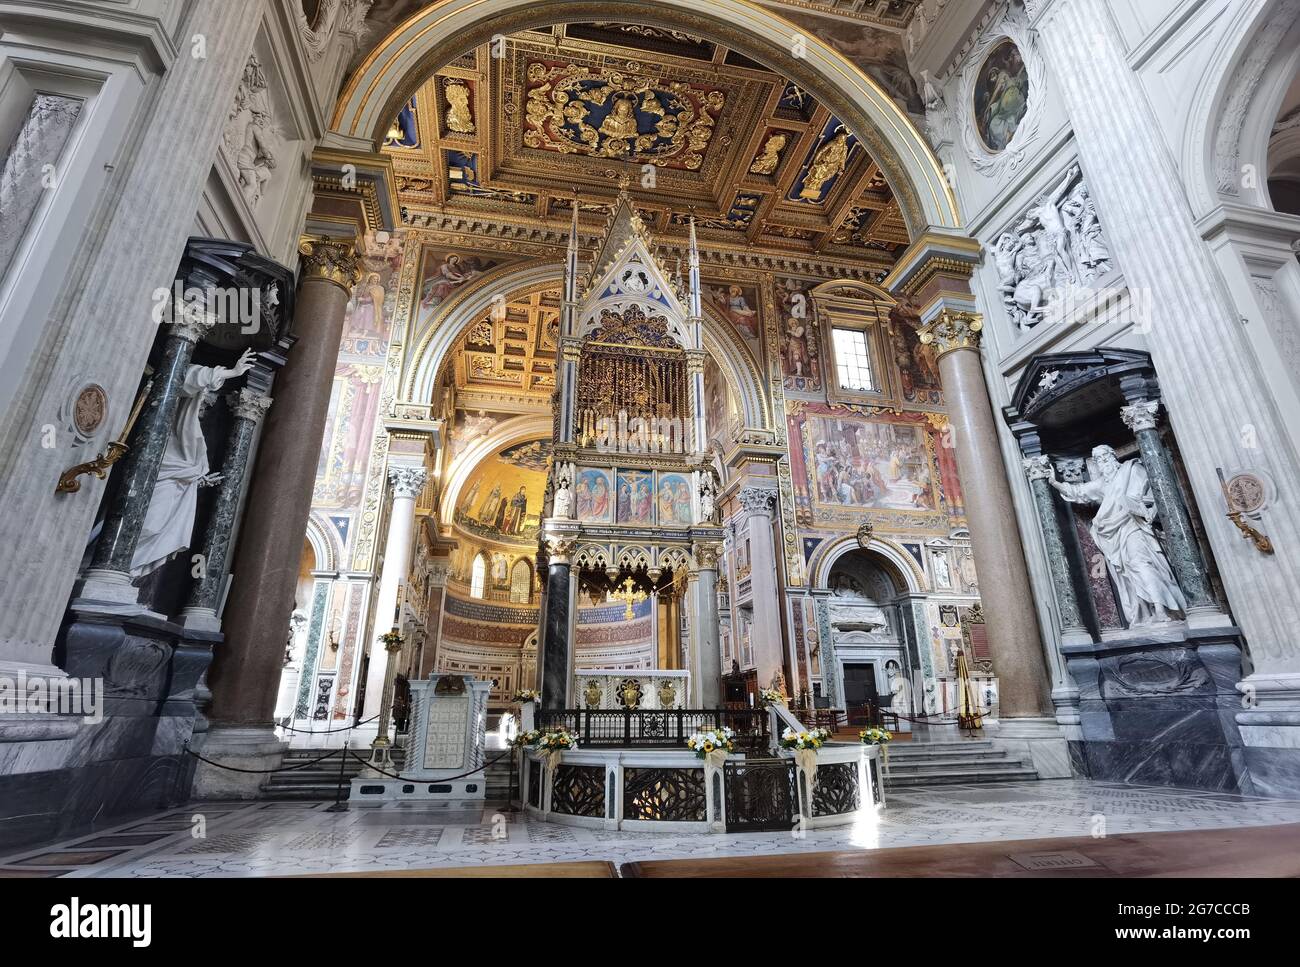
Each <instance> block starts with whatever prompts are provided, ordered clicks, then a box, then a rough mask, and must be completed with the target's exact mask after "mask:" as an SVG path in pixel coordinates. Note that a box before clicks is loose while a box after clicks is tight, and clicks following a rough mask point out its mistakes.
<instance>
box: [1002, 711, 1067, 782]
mask: <svg viewBox="0 0 1300 967" xmlns="http://www.w3.org/2000/svg"><path fill="white" fill-rule="evenodd" d="M986 732H987V735H988V738H989V739H991V740H992V742H993V748H995V749H998V750H1000V751H1005V752H1007V753H1008V754H1010V755H1012V756H1014V757H1016V758H1018V759H1020V760H1021V761H1023V762H1026V763H1029V764H1032V765H1033V767H1034V768H1035V769H1036V770H1038V778H1040V779H1069V778H1071V777H1073V776H1074V774H1075V773H1074V769H1073V768H1072V766H1071V762H1070V749H1069V744H1068V742H1067V740H1066V737H1065V735H1064V734H1063V733H1062V731H1061V727H1060V726H1059V725H1058V724H1057V722H1056V720H1055V719H1050V718H1029V719H1021V718H1016V719H1008V718H1004V719H1000V720H999V721H998V723H997V725H996V726H995V727H993V728H991V729H988V728H986Z"/></svg>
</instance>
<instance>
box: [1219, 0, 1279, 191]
mask: <svg viewBox="0 0 1300 967" xmlns="http://www.w3.org/2000/svg"><path fill="white" fill-rule="evenodd" d="M1298 16H1300V0H1283V2H1282V3H1281V4H1280V5H1279V6H1278V8H1277V10H1276V11H1275V12H1274V13H1273V16H1271V17H1269V19H1268V22H1267V23H1265V24H1264V26H1263V27H1261V28H1260V29H1259V30H1258V31H1256V33H1255V34H1254V36H1253V39H1252V42H1251V45H1250V53H1249V54H1248V55H1247V56H1246V59H1245V60H1243V61H1242V62H1241V63H1240V64H1238V65H1237V69H1236V70H1235V71H1233V73H1232V82H1231V84H1230V85H1229V89H1230V90H1231V93H1230V94H1229V95H1228V100H1227V103H1225V104H1224V106H1223V111H1222V113H1220V115H1219V126H1218V128H1217V129H1216V131H1215V134H1214V178H1215V187H1216V188H1217V189H1218V190H1219V192H1220V193H1222V194H1225V195H1239V194H1240V193H1241V171H1240V167H1241V165H1240V161H1241V131H1242V128H1243V127H1244V126H1245V123H1246V115H1247V114H1248V113H1249V112H1250V108H1251V106H1252V105H1253V104H1254V103H1255V92H1256V91H1257V90H1258V88H1259V83H1260V81H1261V80H1262V79H1263V76H1264V69H1265V68H1266V67H1267V66H1268V64H1269V62H1270V61H1271V60H1272V59H1273V55H1274V54H1275V53H1276V52H1277V48H1278V46H1279V45H1280V44H1281V43H1282V39H1283V37H1285V36H1286V33H1287V31H1288V30H1289V29H1290V27H1291V25H1292V24H1293V23H1294V22H1295V21H1296V18H1297V17H1298Z"/></svg>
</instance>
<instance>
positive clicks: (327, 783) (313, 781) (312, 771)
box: [261, 749, 406, 801]
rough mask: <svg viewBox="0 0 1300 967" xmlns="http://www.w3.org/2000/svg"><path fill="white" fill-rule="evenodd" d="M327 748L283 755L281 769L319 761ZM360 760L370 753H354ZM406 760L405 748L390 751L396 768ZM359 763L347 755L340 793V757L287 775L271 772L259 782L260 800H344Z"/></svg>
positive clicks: (359, 765) (285, 773)
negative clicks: (315, 760) (262, 781)
mask: <svg viewBox="0 0 1300 967" xmlns="http://www.w3.org/2000/svg"><path fill="white" fill-rule="evenodd" d="M328 751H329V750H328V749H292V750H290V751H289V752H286V753H285V755H284V762H283V763H282V765H284V766H296V765H299V764H300V763H303V762H310V761H311V760H313V759H319V758H320V757H321V756H323V755H324V754H325V753H326V752H328ZM353 751H355V752H356V754H357V755H359V756H361V757H362V758H363V759H364V758H365V757H366V756H367V755H368V754H369V751H370V750H369V749H362V750H353ZM405 759H406V751H405V750H404V749H394V750H393V761H394V762H395V763H396V764H397V765H398V767H399V769H400V767H401V765H402V763H403V762H404V761H405ZM361 769H362V764H361V763H360V762H358V761H357V760H356V759H354V758H353V757H352V756H348V757H347V758H346V761H345V762H344V763H343V773H342V775H343V792H342V795H341V796H338V793H339V757H338V756H337V755H335V756H331V757H330V758H328V759H325V760H324V761H322V762H318V763H316V764H315V765H310V766H304V767H302V768H300V769H291V770H290V771H288V772H275V773H272V774H271V776H270V778H269V779H268V780H267V781H266V782H264V783H262V797H261V798H263V799H277V800H304V801H305V800H311V801H320V800H322V799H328V800H331V801H332V800H333V799H334V798H335V797H336V796H338V798H340V799H344V800H346V799H347V798H348V794H349V793H350V792H351V782H352V779H353V778H354V777H355V776H357V775H359V774H360V772H361Z"/></svg>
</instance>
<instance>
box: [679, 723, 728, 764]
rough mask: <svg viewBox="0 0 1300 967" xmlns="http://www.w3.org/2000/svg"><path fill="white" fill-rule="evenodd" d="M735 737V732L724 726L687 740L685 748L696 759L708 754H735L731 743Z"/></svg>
mask: <svg viewBox="0 0 1300 967" xmlns="http://www.w3.org/2000/svg"><path fill="white" fill-rule="evenodd" d="M735 735H736V733H735V731H734V730H732V729H729V728H727V727H726V726H725V725H724V726H723V727H722V728H720V729H706V730H705V731H703V732H696V733H695V734H693V735H692V736H691V737H690V738H689V739H687V740H686V748H688V749H690V750H691V751H692V752H694V753H695V758H697V759H703V758H705V757H706V756H708V754H709V753H710V752H727V753H731V752H735V751H736V745H735V743H734V742H732V739H733V738H735Z"/></svg>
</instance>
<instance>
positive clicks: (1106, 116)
mask: <svg viewBox="0 0 1300 967" xmlns="http://www.w3.org/2000/svg"><path fill="white" fill-rule="evenodd" d="M1032 6H1033V15H1034V19H1033V26H1034V28H1035V29H1036V31H1037V33H1038V36H1039V38H1040V40H1041V43H1042V45H1043V48H1044V53H1045V55H1046V57H1047V60H1048V63H1049V64H1051V67H1052V76H1053V78H1054V80H1055V89H1056V90H1057V91H1058V92H1059V95H1060V97H1061V100H1062V102H1063V104H1064V106H1065V108H1066V110H1067V111H1068V112H1069V117H1070V126H1071V128H1072V129H1073V131H1074V135H1075V138H1076V140H1077V142H1078V146H1079V156H1080V160H1081V161H1082V163H1083V167H1084V169H1085V170H1086V172H1087V176H1088V187H1089V189H1090V190H1091V191H1092V194H1093V197H1094V198H1095V199H1096V202H1097V207H1098V211H1099V213H1100V216H1101V219H1102V221H1103V223H1104V224H1105V226H1106V239H1107V241H1108V242H1109V244H1110V247H1111V251H1112V253H1113V255H1114V258H1115V261H1116V263H1117V264H1118V265H1119V266H1120V267H1121V268H1122V269H1123V271H1124V279H1125V283H1126V284H1127V286H1128V287H1129V289H1130V290H1132V291H1135V292H1142V293H1143V294H1144V299H1143V303H1144V304H1146V305H1147V306H1149V315H1150V318H1149V320H1148V325H1147V326H1146V327H1145V333H1144V336H1143V338H1144V340H1145V342H1146V348H1147V349H1148V350H1149V351H1150V353H1151V358H1152V361H1153V362H1154V363H1155V367H1156V371H1157V373H1158V374H1159V377H1160V394H1161V399H1162V401H1163V403H1164V405H1165V406H1166V408H1167V409H1168V413H1169V421H1170V423H1171V424H1172V425H1173V427H1174V429H1175V430H1176V431H1177V434H1178V441H1179V448H1180V451H1181V453H1182V457H1183V462H1184V465H1185V467H1186V469H1187V476H1188V480H1189V481H1190V484H1191V489H1192V492H1193V496H1194V499H1195V500H1196V503H1197V505H1198V506H1199V507H1200V508H1201V510H1202V518H1203V522H1204V525H1205V532H1206V536H1207V537H1208V539H1209V542H1210V546H1211V547H1212V548H1213V551H1214V556H1215V560H1216V562H1217V564H1218V570H1219V575H1220V577H1221V578H1222V580H1223V585H1224V588H1225V590H1226V591H1227V595H1228V600H1229V602H1230V604H1231V608H1232V616H1233V618H1234V619H1235V621H1236V623H1237V624H1238V625H1239V626H1240V627H1241V629H1242V630H1243V631H1244V632H1245V637H1246V640H1247V641H1248V642H1249V647H1250V659H1251V665H1252V666H1253V670H1252V671H1251V673H1250V674H1249V676H1247V677H1246V678H1245V679H1244V680H1243V681H1242V682H1241V683H1240V684H1239V685H1238V688H1239V690H1240V691H1241V692H1242V693H1243V703H1244V704H1245V705H1246V709H1245V710H1243V711H1241V712H1238V713H1237V721H1238V723H1239V724H1240V725H1241V726H1242V737H1243V740H1244V741H1245V742H1246V745H1247V758H1248V761H1251V762H1252V764H1251V770H1252V773H1254V772H1255V771H1256V769H1257V768H1258V769H1259V770H1264V771H1266V772H1267V773H1268V776H1269V778H1268V781H1267V782H1266V783H1265V784H1264V785H1258V784H1257V786H1256V788H1257V789H1268V790H1270V791H1273V792H1277V793H1285V794H1287V795H1295V794H1296V793H1297V792H1300V636H1297V635H1296V628H1297V627H1300V569H1297V568H1296V567H1295V566H1294V553H1295V552H1294V549H1295V548H1297V547H1300V490H1297V489H1296V488H1295V487H1293V486H1282V484H1283V483H1284V482H1287V481H1294V480H1297V479H1300V455H1298V454H1297V451H1296V449H1295V447H1294V446H1291V445H1290V444H1289V443H1288V440H1289V439H1291V438H1292V437H1293V434H1294V430H1293V428H1292V424H1293V422H1294V418H1293V416H1292V415H1291V414H1290V413H1289V412H1288V411H1287V410H1286V409H1285V408H1284V407H1282V406H1279V405H1278V398H1277V395H1276V394H1275V393H1274V392H1273V391H1272V390H1270V386H1269V381H1268V378H1267V370H1266V368H1265V365H1264V364H1263V363H1262V362H1261V360H1260V357H1259V356H1258V355H1257V354H1256V352H1255V350H1254V348H1253V347H1252V345H1251V337H1250V333H1249V331H1248V326H1247V325H1243V324H1242V309H1240V308H1239V307H1238V306H1237V305H1236V304H1235V303H1234V302H1233V301H1232V299H1231V297H1230V294H1229V289H1228V288H1227V286H1225V284H1224V277H1223V275H1222V273H1221V272H1220V271H1219V269H1218V266H1217V265H1216V263H1215V261H1214V259H1213V258H1212V256H1211V252H1210V249H1209V248H1208V247H1207V245H1206V244H1205V241H1204V240H1203V238H1202V237H1201V232H1200V230H1199V229H1198V226H1197V223H1196V222H1195V220H1194V217H1193V213H1192V211H1191V210H1190V208H1189V206H1188V202H1187V191H1186V188H1185V186H1184V181H1183V178H1182V176H1181V174H1180V170H1179V164H1178V161H1177V159H1176V157H1175V156H1174V153H1173V152H1172V151H1171V149H1170V145H1169V142H1168V140H1167V138H1166V135H1165V131H1166V128H1165V126H1164V125H1162V124H1161V123H1160V119H1159V118H1158V117H1157V116H1156V114H1155V111H1154V109H1153V106H1152V101H1151V99H1150V97H1148V96H1147V93H1146V91H1145V89H1144V87H1143V83H1142V80H1141V78H1140V77H1139V76H1138V75H1137V74H1136V73H1135V72H1134V70H1133V67H1132V65H1131V56H1132V52H1131V50H1130V49H1129V46H1128V45H1127V44H1126V43H1125V41H1124V39H1123V38H1122V37H1121V36H1120V34H1119V31H1118V28H1117V27H1116V24H1115V20H1114V18H1113V16H1112V15H1111V11H1110V9H1109V6H1108V4H1107V3H1106V2H1105V0H1069V2H1065V0H1035V3H1034V4H1033V5H1032ZM1081 37H1082V38H1086V39H1087V43H1080V38H1081ZM1207 110H1208V108H1207ZM1197 120H1204V117H1202V118H1198V119H1197ZM1258 324H1260V320H1258V319H1253V320H1250V322H1249V326H1256V325H1258ZM1269 365H1270V366H1271V365H1272V363H1271V361H1270V364H1269ZM1247 431H1248V432H1247ZM1230 466H1243V467H1248V468H1249V469H1250V470H1251V471H1252V472H1256V473H1260V474H1262V475H1264V476H1267V477H1269V478H1271V479H1272V480H1274V481H1277V482H1278V484H1279V487H1278V493H1277V497H1276V502H1275V503H1274V504H1273V505H1272V506H1271V507H1270V509H1269V513H1268V518H1267V522H1268V536H1269V537H1270V538H1271V539H1272V541H1273V544H1274V546H1275V547H1277V548H1279V549H1288V550H1290V553H1289V554H1287V553H1278V554H1273V555H1267V554H1262V553H1261V552H1260V551H1259V550H1258V549H1257V548H1256V547H1255V546H1254V545H1253V544H1252V543H1251V542H1250V541H1248V540H1245V539H1243V538H1242V535H1241V533H1240V532H1239V531H1238V530H1237V528H1236V527H1235V526H1234V525H1233V524H1232V522H1231V521H1230V520H1229V519H1228V518H1227V516H1226V511H1227V508H1226V506H1225V504H1224V500H1223V495H1222V491H1221V488H1220V484H1219V480H1218V475H1217V473H1216V472H1215V471H1216V468H1227V467H1230Z"/></svg>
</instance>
